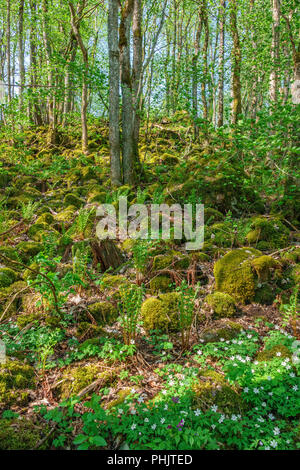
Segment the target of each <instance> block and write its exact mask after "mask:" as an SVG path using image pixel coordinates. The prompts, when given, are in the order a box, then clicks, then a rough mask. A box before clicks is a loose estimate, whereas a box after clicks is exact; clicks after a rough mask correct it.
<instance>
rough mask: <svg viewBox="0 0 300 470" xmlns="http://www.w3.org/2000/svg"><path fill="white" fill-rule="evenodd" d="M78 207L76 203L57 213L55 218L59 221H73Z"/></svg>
mask: <svg viewBox="0 0 300 470" xmlns="http://www.w3.org/2000/svg"><path fill="white" fill-rule="evenodd" d="M76 210H77V209H76V207H75V206H74V205H71V206H68V207H66V208H65V209H64V210H62V211H60V212H58V214H56V216H55V219H56V220H57V221H58V222H65V223H67V222H71V221H72V220H73V219H74V217H75V212H76Z"/></svg>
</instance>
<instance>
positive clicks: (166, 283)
mask: <svg viewBox="0 0 300 470" xmlns="http://www.w3.org/2000/svg"><path fill="white" fill-rule="evenodd" d="M149 285H150V292H151V294H158V293H159V292H169V291H171V290H172V285H171V279H170V278H169V277H168V276H155V277H154V278H153V279H151V281H150V283H149Z"/></svg>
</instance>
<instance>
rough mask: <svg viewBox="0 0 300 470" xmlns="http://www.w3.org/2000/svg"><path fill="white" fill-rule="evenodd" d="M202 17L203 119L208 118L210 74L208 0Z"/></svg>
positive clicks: (204, 4)
mask: <svg viewBox="0 0 300 470" xmlns="http://www.w3.org/2000/svg"><path fill="white" fill-rule="evenodd" d="M201 18H202V23H203V25H204V29H205V38H204V44H203V64H204V67H203V78H202V83H201V97H202V106H203V119H207V118H208V110H207V97H206V81H207V74H208V64H207V54H208V43H209V26H208V17H207V5H206V0H203V1H202V7H201Z"/></svg>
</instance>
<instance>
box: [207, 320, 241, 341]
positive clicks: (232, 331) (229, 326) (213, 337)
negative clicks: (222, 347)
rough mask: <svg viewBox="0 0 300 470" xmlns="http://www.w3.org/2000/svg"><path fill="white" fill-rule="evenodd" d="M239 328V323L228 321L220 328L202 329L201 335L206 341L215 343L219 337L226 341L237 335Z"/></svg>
mask: <svg viewBox="0 0 300 470" xmlns="http://www.w3.org/2000/svg"><path fill="white" fill-rule="evenodd" d="M241 330H242V326H241V325H240V324H239V323H236V322H233V321H229V322H226V324H224V326H222V327H220V328H206V329H205V330H204V331H202V333H201V337H202V339H203V340H204V341H205V342H206V343H216V342H218V341H220V340H221V338H223V339H225V340H226V341H228V340H231V339H233V338H235V337H236V336H238V335H239V334H240V332H241Z"/></svg>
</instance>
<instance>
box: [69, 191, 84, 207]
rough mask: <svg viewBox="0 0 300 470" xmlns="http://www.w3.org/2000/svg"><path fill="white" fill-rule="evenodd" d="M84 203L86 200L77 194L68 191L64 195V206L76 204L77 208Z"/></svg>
mask: <svg viewBox="0 0 300 470" xmlns="http://www.w3.org/2000/svg"><path fill="white" fill-rule="evenodd" d="M83 204H84V200H82V199H80V198H79V197H77V196H75V194H74V193H68V194H66V195H65V197H64V206H65V207H69V206H74V207H76V208H77V209H79V207H81V206H82V205H83Z"/></svg>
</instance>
